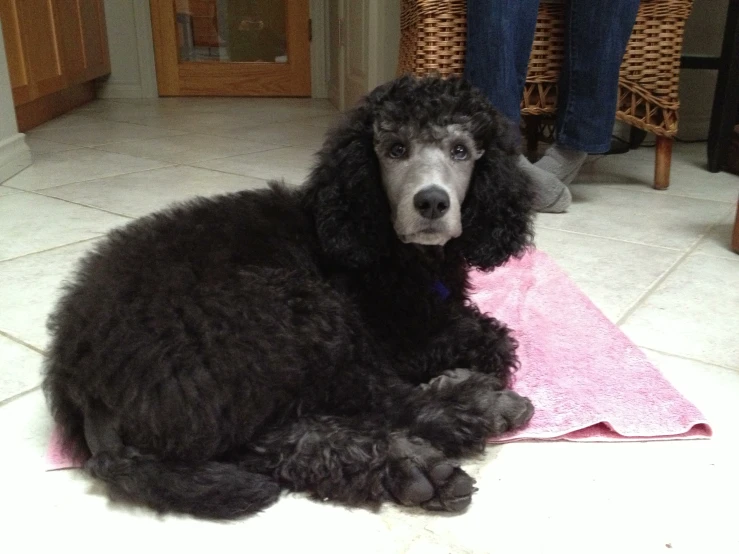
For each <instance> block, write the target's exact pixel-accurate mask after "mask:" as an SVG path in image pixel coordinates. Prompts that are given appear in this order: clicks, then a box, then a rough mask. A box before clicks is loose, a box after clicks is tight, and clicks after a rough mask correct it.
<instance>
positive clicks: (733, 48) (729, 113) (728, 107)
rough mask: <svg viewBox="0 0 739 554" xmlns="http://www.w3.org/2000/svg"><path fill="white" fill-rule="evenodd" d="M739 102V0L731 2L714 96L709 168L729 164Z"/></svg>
mask: <svg viewBox="0 0 739 554" xmlns="http://www.w3.org/2000/svg"><path fill="white" fill-rule="evenodd" d="M737 105H739V1H737V0H732V2H730V3H729V11H728V13H727V15H726V28H725V30H724V42H723V46H722V49H721V68H720V69H719V72H718V79H717V81H716V92H715V93H714V96H713V109H712V110H711V126H710V128H709V131H708V171H711V172H713V173H715V172H717V171H721V170H722V169H723V168H724V166H725V165H726V161H727V157H728V152H729V142H730V141H731V133H732V131H733V129H734V125H735V123H736V109H737Z"/></svg>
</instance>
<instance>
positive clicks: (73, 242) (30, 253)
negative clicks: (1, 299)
mask: <svg viewBox="0 0 739 554" xmlns="http://www.w3.org/2000/svg"><path fill="white" fill-rule="evenodd" d="M104 236H105V234H101V235H97V236H94V237H90V238H89V239H82V240H75V241H72V242H68V243H66V244H60V245H59V246H52V247H51V248H44V249H43V250H34V251H33V252H29V253H28V254H21V255H20V256H15V257H13V258H8V259H7V260H0V264H4V263H5V262H12V261H15V260H20V259H21V258H25V257H27V256H35V255H36V254H44V253H46V252H52V251H54V250H59V249H60V248H66V247H67V246H74V245H75V244H82V243H83V242H90V241H93V240H98V239H99V238H100V237H104ZM1 332H2V331H0V333H1Z"/></svg>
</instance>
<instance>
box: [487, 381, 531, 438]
mask: <svg viewBox="0 0 739 554" xmlns="http://www.w3.org/2000/svg"><path fill="white" fill-rule="evenodd" d="M493 395H494V399H493V401H492V402H491V403H490V411H489V413H490V416H491V419H492V422H493V429H492V431H493V433H492V434H493V436H498V435H502V434H503V433H507V432H508V431H515V430H516V429H521V428H522V427H525V426H526V425H527V424H528V423H529V421H531V418H532V416H533V415H534V405H533V404H532V403H531V400H529V399H528V398H526V397H525V396H521V395H520V394H518V393H516V392H513V391H512V390H504V391H499V392H495V393H493Z"/></svg>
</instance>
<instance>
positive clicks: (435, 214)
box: [413, 186, 449, 219]
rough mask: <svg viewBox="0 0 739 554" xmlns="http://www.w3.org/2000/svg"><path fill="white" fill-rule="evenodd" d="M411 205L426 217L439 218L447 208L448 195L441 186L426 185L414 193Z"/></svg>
mask: <svg viewBox="0 0 739 554" xmlns="http://www.w3.org/2000/svg"><path fill="white" fill-rule="evenodd" d="M413 205H414V206H415V208H416V210H417V211H418V213H419V214H421V215H422V216H423V217H425V218H426V219H439V218H440V217H441V216H443V215H444V214H445V213H446V212H447V211H448V210H449V195H448V194H447V193H446V191H444V189H442V188H441V187H436V186H432V187H428V188H425V189H423V190H420V191H418V192H417V193H416V195H415V196H414V197H413Z"/></svg>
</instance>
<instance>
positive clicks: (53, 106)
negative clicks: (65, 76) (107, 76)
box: [15, 81, 95, 132]
mask: <svg viewBox="0 0 739 554" xmlns="http://www.w3.org/2000/svg"><path fill="white" fill-rule="evenodd" d="M94 98H95V83H94V82H93V81H87V82H85V83H79V84H76V85H72V86H70V87H68V88H66V89H63V90H60V91H57V92H54V93H52V94H49V95H46V96H42V97H41V98H38V99H36V100H33V101H32V102H28V103H26V104H23V105H20V106H17V107H16V108H15V115H16V119H17V120H18V130H19V131H21V132H25V131H28V130H29V129H33V128H34V127H36V126H38V125H41V124H42V123H44V122H46V121H49V120H50V119H53V118H55V117H57V116H59V115H61V114H63V113H66V112H68V111H69V110H71V109H73V108H76V107H77V106H81V105H82V104H86V103H87V102H89V101H90V100H93V99H94Z"/></svg>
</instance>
